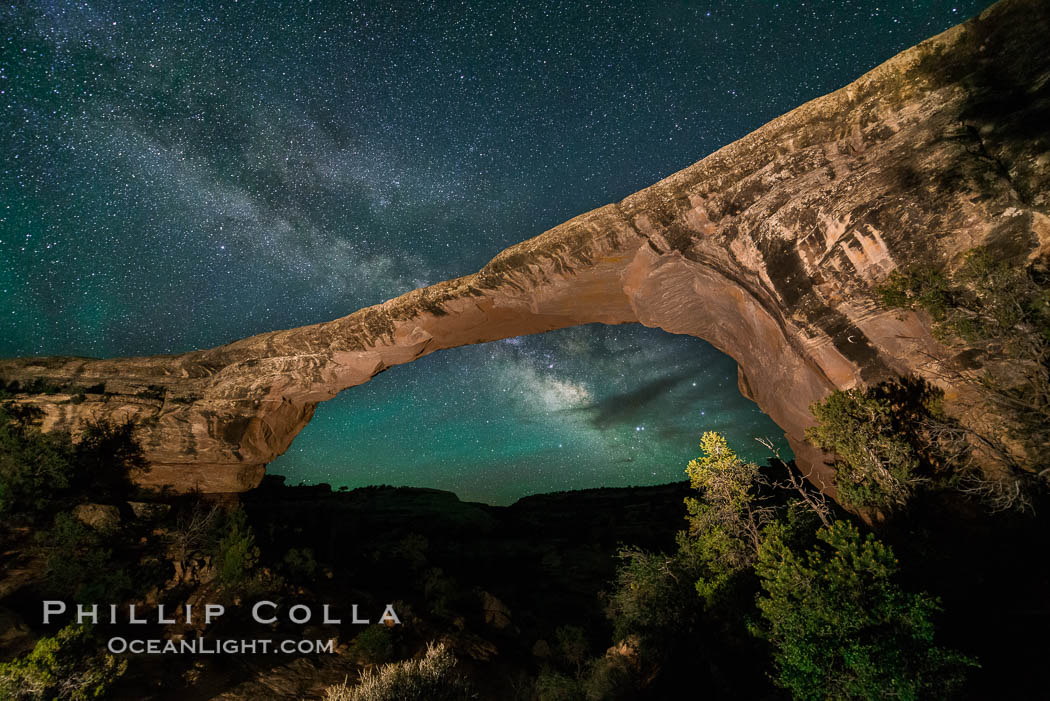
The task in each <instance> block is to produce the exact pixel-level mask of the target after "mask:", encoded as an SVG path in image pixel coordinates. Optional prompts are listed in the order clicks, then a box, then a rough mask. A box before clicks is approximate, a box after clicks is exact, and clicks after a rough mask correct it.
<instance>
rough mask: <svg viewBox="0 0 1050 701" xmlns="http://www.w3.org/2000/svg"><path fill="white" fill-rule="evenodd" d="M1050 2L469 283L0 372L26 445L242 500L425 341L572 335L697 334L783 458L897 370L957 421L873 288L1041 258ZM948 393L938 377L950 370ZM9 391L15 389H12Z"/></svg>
mask: <svg viewBox="0 0 1050 701" xmlns="http://www.w3.org/2000/svg"><path fill="white" fill-rule="evenodd" d="M1047 36H1050V4H1048V3H1046V2H1045V1H1044V0H1003V2H1000V3H998V4H996V5H994V6H993V7H991V8H990V9H988V10H987V11H985V12H984V13H983V14H982V15H981V16H980V17H977V18H975V19H973V20H970V21H969V22H966V23H965V24H962V25H960V26H958V27H955V28H953V29H950V30H948V31H946V32H944V33H943V34H940V35H939V36H936V37H934V38H932V39H929V40H927V41H925V42H923V43H921V44H919V45H918V46H916V47H914V48H911V49H909V50H907V51H905V52H903V53H901V54H899V55H898V56H896V57H894V58H892V59H890V60H889V61H887V62H886V63H884V64H882V65H881V66H879V67H877V68H875V69H874V70H872V71H871V72H869V73H867V74H866V75H864V76H863V77H861V78H860V79H858V80H857V81H855V82H854V83H851V84H850V85H848V86H846V87H844V88H842V89H841V90H838V91H836V92H834V93H831V94H829V95H826V96H824V97H822V98H819V99H817V100H813V101H811V102H809V103H806V104H804V105H802V106H801V107H799V108H797V109H795V110H793V111H791V112H789V113H788V114H786V115H784V116H782V117H780V118H778V119H775V120H773V121H772V122H770V123H768V124H766V125H765V126H763V127H762V128H760V129H758V130H756V131H755V132H753V133H751V134H749V135H748V136H746V137H744V138H743V139H740V140H739V141H737V142H734V143H732V144H730V145H728V146H726V147H724V148H722V149H720V150H719V151H717V152H715V153H713V154H711V155H710V156H708V157H707V158H704V159H703V160H701V161H700V162H698V163H696V164H694V165H692V166H690V167H688V168H686V169H684V170H682V171H680V172H678V173H675V174H674V175H671V176H670V177H668V178H666V179H665V180H662V181H660V182H658V183H656V184H655V185H653V186H651V187H649V188H646V189H645V190H642V191H641V192H638V193H636V194H634V195H631V196H630V197H628V198H626V199H625V200H623V201H622V202H618V203H615V204H610V205H607V206H605V207H601V208H599V209H596V210H594V211H592V212H588V213H586V214H583V215H581V216H579V217H576V218H575V219H572V220H570V221H568V222H565V223H564V224H562V225H560V226H557V227H555V228H554V229H551V230H550V231H548V232H546V233H544V234H542V235H540V236H537V237H536V238H533V239H531V240H528V241H525V242H523V243H520V244H518V245H516V246H513V247H511V248H509V249H507V250H505V251H503V252H501V253H500V254H499V255H497V256H496V257H495V258H494V259H493V260H492V261H491V262H490V263H489V264H488V265H486V266H485V267H484V268H483V269H482V270H480V271H479V272H477V273H475V274H473V275H468V276H466V277H462V278H458V279H455V280H449V281H446V282H442V283H439V284H437V285H433V286H430V287H427V288H423V289H418V290H415V291H413V292H409V293H408V294H405V295H402V296H401V297H398V298H396V299H392V300H390V301H388V302H385V303H383V304H380V305H377V306H373V307H368V308H366V309H361V310H359V311H357V312H354V313H353V314H350V315H349V316H346V317H343V318H341V319H336V320H334V321H330V322H327V323H322V324H315V325H312V326H303V327H300V328H296V329H290V330H285V331H274V332H270V333H264V334H260V335H258V336H253V337H251V338H246V339H243V340H240V341H236V342H234V343H231V344H228V345H225V346H220V347H218V348H213V349H210V350H203V351H196V352H192V353H184V354H181V355H165V356H152V357H145V358H117V359H108V360H98V359H88V358H60V357H49V358H19V359H11V360H0V378H2V379H3V380H4V381H6V382H7V383H13V382H17V383H18V387H19V388H20V393H19V394H18V395H17V401H19V402H21V403H25V404H32V405H36V406H37V407H39V408H40V409H42V410H43V412H44V414H45V419H44V424H43V426H44V428H45V430H56V429H59V430H72V431H74V432H75V431H76V430H77V428H78V426H79V425H81V424H82V423H83V422H84V421H86V420H90V419H94V418H107V419H116V420H121V419H124V418H127V417H131V418H134V419H136V420H137V421H138V422H139V423H140V426H141V429H140V431H141V438H142V441H143V444H144V447H145V450H146V454H147V458H148V459H149V462H150V463H151V469H150V470H149V471H148V472H144V473H142V474H141V475H138V480H139V481H140V482H141V483H142V484H144V485H147V486H155V487H162V486H165V485H167V486H170V487H172V488H174V489H175V490H177V491H185V490H191V489H200V490H202V491H204V492H230V491H243V490H247V489H250V488H252V487H254V486H256V485H257V484H258V483H259V481H260V480H261V478H262V475H263V472H264V466H265V464H266V463H268V462H269V461H271V460H272V459H273V458H274V457H276V456H277V455H280V454H281V453H282V452H283V451H285V450H286V449H287V448H288V446H289V445H290V443H291V441H292V439H293V438H294V437H295V435H296V434H297V433H298V432H299V431H300V430H301V429H302V428H303V426H305V425H306V423H307V422H308V421H309V420H310V418H311V416H312V414H313V411H314V407H315V406H316V405H317V403H318V402H321V401H324V400H326V399H330V398H331V397H333V396H335V395H336V393H338V392H340V391H342V390H344V389H347V388H349V387H353V386H355V385H359V384H361V383H364V382H367V381H368V380H369V379H370V378H372V377H373V376H375V375H376V374H377V373H379V372H382V371H383V370H385V369H387V368H389V367H392V366H394V365H400V364H402V363H407V362H410V361H412V360H414V359H416V358H419V357H420V356H423V355H426V354H427V353H432V352H434V351H437V350H441V349H444V348H452V347H455V346H462V345H467V344H472V343H482V342H486V341H493V340H497V339H501V338H507V337H511V336H518V335H522V334H532V333H541V332H544V331H549V330H552V329H558V328H563V327H567V326H575V325H578V324H588V323H596V322H597V323H604V324H623V323H630V322H635V323H641V324H645V325H646V326H653V327H659V328H662V329H664V330H666V331H669V332H671V333H679V334H689V335H692V336H697V337H699V338H702V339H705V340H707V341H709V342H711V343H712V344H714V345H715V346H716V347H717V348H719V349H720V350H722V351H724V352H725V353H727V354H728V355H730V356H731V357H732V358H733V359H735V360H736V361H737V363H738V364H739V367H740V375H739V384H740V388H741V391H743V392H744V394H745V395H746V396H748V397H750V398H752V399H753V400H754V401H755V402H757V403H758V405H759V406H760V407H761V408H762V410H763V411H765V412H766V413H768V414H769V415H770V416H771V417H772V418H773V419H774V420H775V421H776V422H777V424H779V425H780V426H781V427H782V428H783V429H784V432H785V434H786V435H787V438H788V439H789V441H790V443H791V445H792V447H793V449H794V451H795V454H796V456H797V458H798V462H799V464H800V466H801V467H802V468H803V469H804V470H806V471H808V472H809V473H810V474H811V478H812V479H814V480H815V481H816V482H817V483H818V484H821V483H823V482H826V481H827V477H828V474H829V473H828V469H829V468H828V467H827V465H826V464H825V461H824V457H825V456H824V455H823V454H822V453H821V452H820V451H818V450H817V449H816V448H814V447H813V446H811V445H809V444H807V443H806V441H805V438H804V432H805V429H806V427H807V426H809V425H811V424H812V422H813V419H812V416H811V415H810V413H809V411H808V407H809V405H810V403H812V402H814V401H817V400H819V399H821V398H822V397H824V396H826V395H827V394H828V393H829V392H831V391H832V390H833V389H835V388H849V387H854V386H858V385H864V384H869V383H873V382H877V381H880V380H882V379H887V378H890V377H894V376H898V375H904V374H915V375H919V376H921V377H924V378H926V379H928V380H929V381H931V382H933V383H935V384H938V385H940V386H941V387H942V388H943V389H944V390H945V400H946V406H947V407H948V410H949V411H950V412H953V413H954V414H955V415H956V416H957V417H958V418H959V419H960V420H962V421H963V422H964V423H971V424H975V423H980V422H987V421H989V420H994V417H992V418H991V419H990V418H989V417H988V416H987V412H986V411H984V410H982V409H981V407H980V402H979V401H974V392H973V387H972V386H971V385H972V384H973V382H975V381H976V380H975V379H973V380H971V379H967V378H976V377H977V376H978V375H977V370H979V368H977V370H975V369H974V367H973V365H974V361H973V358H970V357H968V358H967V360H966V363H965V365H966V368H967V372H966V373H961V372H960V371H959V369H960V367H962V366H963V361H962V359H961V358H960V357H959V354H958V349H957V348H956V349H949V348H947V347H945V346H943V345H941V344H940V343H938V342H937V341H936V340H935V339H934V338H933V336H932V335H931V333H930V324H929V320H928V319H927V318H925V317H924V315H922V314H920V313H913V312H908V313H905V314H901V313H900V312H899V311H897V310H888V309H886V308H884V307H880V306H879V305H878V304H877V303H876V300H875V296H874V294H873V289H874V287H875V286H876V285H877V284H879V283H880V282H882V281H884V280H885V279H886V277H887V275H889V273H890V272H891V271H893V270H894V269H895V268H898V267H900V266H902V265H905V264H908V263H912V262H915V261H926V262H929V263H931V264H933V265H935V266H938V267H940V268H942V269H948V270H951V269H953V268H955V267H958V266H959V265H960V264H961V261H962V258H963V256H964V255H965V252H966V251H969V250H971V249H973V248H975V247H978V246H990V247H993V248H994V250H996V251H997V252H1001V255H1002V256H1003V257H1004V258H1006V259H1008V260H1010V261H1013V262H1016V263H1017V264H1019V265H1029V264H1032V263H1033V262H1038V261H1039V260H1040V259H1042V260H1045V259H1046V258H1047V257H1048V256H1050V216H1048V214H1050V212H1048V211H1047V210H1048V205H1050V201H1048V198H1050V194H1048V193H1050V187H1048V185H1050V138H1048V125H1050V52H1047V51H1045V50H1044V46H1045V38H1046V37H1047ZM946 378H949V379H946ZM9 386H12V385H10V384H9Z"/></svg>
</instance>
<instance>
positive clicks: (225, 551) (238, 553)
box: [215, 506, 259, 588]
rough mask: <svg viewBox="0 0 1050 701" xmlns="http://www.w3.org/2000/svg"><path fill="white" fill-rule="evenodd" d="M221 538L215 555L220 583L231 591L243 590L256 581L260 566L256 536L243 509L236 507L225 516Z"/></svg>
mask: <svg viewBox="0 0 1050 701" xmlns="http://www.w3.org/2000/svg"><path fill="white" fill-rule="evenodd" d="M222 534H223V535H222V538H221V539H220V540H219V543H218V547H217V551H216V553H215V567H216V571H217V573H218V578H219V581H220V582H221V583H222V584H225V585H227V586H229V587H234V588H236V587H243V586H245V585H247V584H249V582H250V581H251V580H252V579H253V578H254V576H255V567H256V565H257V564H258V562H259V548H258V547H257V546H256V545H255V533H254V532H253V531H252V528H251V526H250V525H248V515H247V514H246V513H245V511H244V509H243V508H241V507H240V506H237V507H236V508H234V509H231V510H230V512H229V513H228V514H226V518H225V522H224V524H223V527H222Z"/></svg>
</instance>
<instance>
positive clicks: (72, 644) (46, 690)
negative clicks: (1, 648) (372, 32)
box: [0, 626, 128, 701]
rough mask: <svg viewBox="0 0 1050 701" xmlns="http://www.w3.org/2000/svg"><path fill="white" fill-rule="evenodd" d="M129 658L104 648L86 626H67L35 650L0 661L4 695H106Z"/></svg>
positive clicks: (28, 700)
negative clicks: (97, 643)
mask: <svg viewBox="0 0 1050 701" xmlns="http://www.w3.org/2000/svg"><path fill="white" fill-rule="evenodd" d="M127 664H128V663H127V661H125V660H118V659H117V658H115V657H114V656H113V655H110V654H107V653H105V652H102V651H100V650H99V649H98V648H97V647H96V646H95V645H94V643H93V642H92V640H91V637H90V633H89V629H88V628H87V627H86V626H66V627H65V628H63V629H62V630H60V631H58V634H57V635H55V637H53V638H41V639H40V640H39V641H38V642H37V644H36V646H35V647H34V648H33V651H32V652H30V653H29V654H28V655H26V656H25V657H22V658H20V659H17V660H14V661H12V662H5V663H0V697H2V698H4V699H10V700H11V701H45V700H48V701H49V700H50V699H72V700H73V701H83V700H86V699H97V698H104V697H105V695H106V693H107V691H108V690H109V688H110V686H112V684H113V682H115V681H116V680H117V679H118V678H119V677H120V676H121V675H122V674H124V671H125V669H126V668H127Z"/></svg>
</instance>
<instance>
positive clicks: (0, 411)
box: [0, 404, 74, 514]
mask: <svg viewBox="0 0 1050 701" xmlns="http://www.w3.org/2000/svg"><path fill="white" fill-rule="evenodd" d="M34 418H35V417H34V416H33V414H32V413H30V412H27V411H24V410H20V409H19V408H18V407H16V406H14V405H13V404H8V405H0V514H10V513H15V512H19V511H25V512H38V511H42V510H44V509H46V508H47V507H48V506H49V505H50V504H51V502H52V501H53V499H54V498H55V495H56V494H59V493H61V492H62V491H63V490H65V489H66V488H68V487H69V485H70V481H71V479H72V477H73V473H74V465H73V455H72V446H71V445H70V442H69V437H68V436H60V435H45V434H43V433H41V432H40V431H39V430H38V429H37V428H36V427H35V426H34V425H33V419H34Z"/></svg>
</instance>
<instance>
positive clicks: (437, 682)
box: [325, 643, 476, 701]
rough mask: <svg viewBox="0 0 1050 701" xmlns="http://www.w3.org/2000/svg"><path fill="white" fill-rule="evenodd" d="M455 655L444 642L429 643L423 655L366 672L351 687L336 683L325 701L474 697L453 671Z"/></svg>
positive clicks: (461, 700) (437, 700) (458, 699)
mask: <svg viewBox="0 0 1050 701" xmlns="http://www.w3.org/2000/svg"><path fill="white" fill-rule="evenodd" d="M455 666H456V658H455V656H454V655H453V654H452V651H451V650H449V649H448V647H447V646H446V645H444V644H440V643H439V644H436V645H433V644H432V645H429V646H428V647H427V650H426V653H425V654H424V656H423V657H421V658H419V659H414V660H405V661H404V662H394V663H391V664H387V665H383V666H382V667H380V668H379V669H378V671H366V672H365V673H363V674H362V675H361V679H360V680H359V681H358V683H357V684H356V685H354V686H347V685H346V684H345V683H344V684H339V685H336V686H330V687H328V689H327V690H326V692H325V701H466V700H467V699H473V698H476V696H475V695H474V694H473V693H472V692H471V690H470V687H469V685H468V684H467V682H466V681H465V680H464V679H463V678H462V677H460V676H459V675H457V674H456V672H455Z"/></svg>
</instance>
